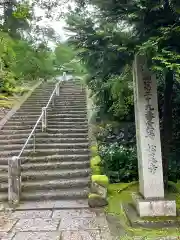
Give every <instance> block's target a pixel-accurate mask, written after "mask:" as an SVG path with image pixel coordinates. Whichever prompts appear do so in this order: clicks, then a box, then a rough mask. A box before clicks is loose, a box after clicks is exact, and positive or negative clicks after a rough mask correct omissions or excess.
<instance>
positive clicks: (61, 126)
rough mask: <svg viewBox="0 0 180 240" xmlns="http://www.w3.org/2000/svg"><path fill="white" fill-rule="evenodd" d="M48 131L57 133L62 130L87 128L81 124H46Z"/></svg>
mask: <svg viewBox="0 0 180 240" xmlns="http://www.w3.org/2000/svg"><path fill="white" fill-rule="evenodd" d="M47 127H48V129H54V128H55V129H58V130H59V131H60V130H64V129H84V130H87V129H88V127H87V125H85V124H84V125H83V124H62V123H58V124H55V123H49V122H48V125H47Z"/></svg>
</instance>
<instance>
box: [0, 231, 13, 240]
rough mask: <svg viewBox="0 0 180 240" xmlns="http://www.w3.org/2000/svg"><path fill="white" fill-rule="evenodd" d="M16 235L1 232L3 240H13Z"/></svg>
mask: <svg viewBox="0 0 180 240" xmlns="http://www.w3.org/2000/svg"><path fill="white" fill-rule="evenodd" d="M13 236H14V233H7V232H0V239H1V240H12V238H13Z"/></svg>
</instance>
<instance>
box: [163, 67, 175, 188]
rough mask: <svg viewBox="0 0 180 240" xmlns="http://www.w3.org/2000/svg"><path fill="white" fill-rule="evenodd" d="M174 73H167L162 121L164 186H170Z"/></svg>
mask: <svg viewBox="0 0 180 240" xmlns="http://www.w3.org/2000/svg"><path fill="white" fill-rule="evenodd" d="M173 82H174V75H173V72H172V71H168V72H167V73H166V75H165V88H164V106H163V115H162V117H163V121H162V161H163V171H164V186H165V188H166V189H167V187H168V166H169V164H168V158H169V153H170V144H171V139H172V95H173Z"/></svg>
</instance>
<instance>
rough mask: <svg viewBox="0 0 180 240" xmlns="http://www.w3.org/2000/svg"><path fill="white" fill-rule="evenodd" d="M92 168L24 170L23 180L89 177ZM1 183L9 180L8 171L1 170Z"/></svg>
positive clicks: (22, 173)
mask: <svg viewBox="0 0 180 240" xmlns="http://www.w3.org/2000/svg"><path fill="white" fill-rule="evenodd" d="M89 175H90V169H89V168H87V169H68V170H67V169H56V170H41V171H40V170H37V171H36V170H35V169H33V170H28V171H22V172H21V177H22V181H30V180H49V179H74V178H75V179H76V178H78V177H82V178H83V177H89ZM0 181H1V183H2V184H3V183H7V182H8V173H7V172H5V171H4V172H3V171H0Z"/></svg>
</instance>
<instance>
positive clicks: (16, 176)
mask: <svg viewBox="0 0 180 240" xmlns="http://www.w3.org/2000/svg"><path fill="white" fill-rule="evenodd" d="M20 195H21V163H20V158H19V157H16V156H14V157H12V158H10V159H9V161H8V201H9V203H10V204H12V205H16V204H18V203H19V201H20Z"/></svg>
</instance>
